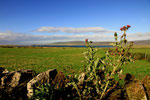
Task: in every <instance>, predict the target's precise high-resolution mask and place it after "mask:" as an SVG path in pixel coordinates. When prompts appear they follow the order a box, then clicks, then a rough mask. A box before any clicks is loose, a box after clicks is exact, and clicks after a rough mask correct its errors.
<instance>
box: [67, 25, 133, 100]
mask: <svg viewBox="0 0 150 100" xmlns="http://www.w3.org/2000/svg"><path fill="white" fill-rule="evenodd" d="M130 27H131V26H130V25H127V26H124V27H122V28H120V30H121V31H123V35H122V36H121V37H120V41H119V40H118V34H117V32H115V33H114V38H115V42H114V43H112V45H113V47H114V48H112V49H109V50H107V51H106V53H105V57H98V58H96V57H95V53H96V51H97V49H95V48H93V47H92V46H91V45H90V43H92V42H91V41H90V42H89V41H88V39H86V40H85V43H86V47H87V51H86V52H84V57H85V59H86V60H85V63H86V64H85V65H86V66H84V73H85V76H86V78H84V80H82V84H81V83H79V80H78V78H76V81H72V82H70V83H69V85H72V86H73V87H74V89H76V91H77V94H78V95H79V98H80V100H81V99H90V98H91V97H90V96H93V97H96V98H95V99H103V98H104V97H105V96H106V95H107V93H108V92H109V91H111V90H112V88H113V87H115V86H116V83H117V80H116V79H115V78H116V77H117V78H119V76H120V75H121V74H122V72H123V70H122V66H123V65H124V64H126V63H127V62H130V61H132V59H131V55H130V53H129V50H130V48H131V46H132V44H133V43H132V42H131V43H128V41H127V39H126V31H127V30H128V29H129V28H130ZM85 76H84V77H85ZM80 87H82V88H80ZM92 99H93V98H92Z"/></svg>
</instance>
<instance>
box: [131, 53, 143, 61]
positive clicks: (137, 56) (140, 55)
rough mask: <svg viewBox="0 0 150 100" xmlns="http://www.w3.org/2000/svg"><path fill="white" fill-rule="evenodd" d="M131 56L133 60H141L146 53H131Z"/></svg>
mask: <svg viewBox="0 0 150 100" xmlns="http://www.w3.org/2000/svg"><path fill="white" fill-rule="evenodd" d="M132 57H133V58H134V59H135V60H142V59H146V54H145V53H133V54H132Z"/></svg>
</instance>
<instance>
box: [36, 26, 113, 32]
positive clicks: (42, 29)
mask: <svg viewBox="0 0 150 100" xmlns="http://www.w3.org/2000/svg"><path fill="white" fill-rule="evenodd" d="M35 32H48V33H54V32H64V33H112V32H114V31H111V30H106V29H104V28H103V27H81V28H72V27H40V28H38V29H36V30H35Z"/></svg>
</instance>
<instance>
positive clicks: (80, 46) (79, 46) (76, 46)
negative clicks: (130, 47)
mask: <svg viewBox="0 0 150 100" xmlns="http://www.w3.org/2000/svg"><path fill="white" fill-rule="evenodd" d="M32 46H33V47H75V48H85V47H86V46H84V45H32ZM93 47H95V48H110V47H112V46H109V45H99V46H93Z"/></svg>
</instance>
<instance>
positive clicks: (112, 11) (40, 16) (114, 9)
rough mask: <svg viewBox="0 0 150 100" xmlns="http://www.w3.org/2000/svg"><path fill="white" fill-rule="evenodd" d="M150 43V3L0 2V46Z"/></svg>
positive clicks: (81, 0)
mask: <svg viewBox="0 0 150 100" xmlns="http://www.w3.org/2000/svg"><path fill="white" fill-rule="evenodd" d="M127 24H129V25H131V28H130V30H128V39H129V40H147V39H150V0H0V44H47V43H52V42H60V41H84V39H85V38H88V39H90V40H92V41H112V40H113V33H114V32H115V31H117V32H118V33H119V34H121V32H120V30H119V29H120V27H122V26H124V25H127Z"/></svg>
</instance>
